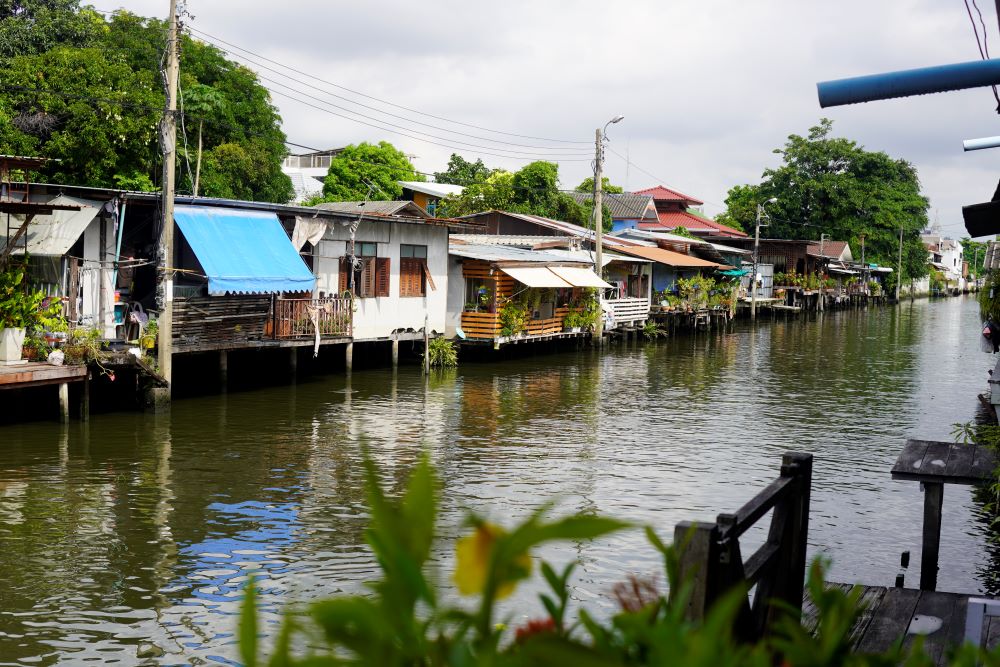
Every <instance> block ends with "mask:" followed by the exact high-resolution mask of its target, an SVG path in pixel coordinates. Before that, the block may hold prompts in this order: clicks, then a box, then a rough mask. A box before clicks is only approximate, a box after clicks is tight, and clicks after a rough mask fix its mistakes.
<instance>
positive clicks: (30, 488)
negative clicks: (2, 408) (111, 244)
mask: <svg viewBox="0 0 1000 667" xmlns="http://www.w3.org/2000/svg"><path fill="white" fill-rule="evenodd" d="M978 325H979V322H978V319H977V310H976V306H975V303H974V301H973V300H972V299H971V298H968V299H963V298H958V299H948V300H944V301H938V302H933V303H931V302H927V301H917V302H916V303H914V304H908V303H907V304H904V305H903V306H902V307H900V308H899V309H885V310H874V311H869V312H866V313H847V312H845V313H826V314H825V315H824V316H823V317H822V318H820V319H818V320H816V321H808V322H807V321H796V320H789V321H787V322H784V321H778V322H767V321H765V322H763V323H761V325H760V326H759V328H758V329H757V330H756V331H750V330H748V329H747V328H746V327H739V328H737V330H736V331H735V332H733V333H729V334H723V335H713V336H704V335H702V336H697V337H693V336H691V337H678V338H676V339H672V340H669V341H666V342H661V343H658V344H655V345H631V346H628V345H626V346H623V347H618V348H612V349H611V350H610V351H608V352H606V353H604V354H595V353H593V352H590V351H584V352H580V353H568V354H562V355H553V356H539V357H534V358H530V359H525V360H520V361H511V362H504V363H502V364H475V365H466V366H464V367H463V368H461V369H459V370H458V371H457V372H454V373H450V374H444V375H439V376H435V377H434V378H433V379H432V380H431V381H430V382H429V383H426V384H425V382H424V380H423V379H422V377H421V376H420V374H419V370H418V369H413V368H403V369H400V370H399V372H398V373H397V374H395V375H394V374H393V373H392V372H391V371H390V370H381V371H365V372H356V373H355V374H354V376H353V377H352V378H350V379H347V378H345V377H343V376H331V377H328V378H325V379H323V380H320V381H311V382H308V383H303V384H299V385H298V386H295V387H279V388H272V389H267V390H262V391H254V392H249V393H233V394H230V395H229V396H220V397H210V398H199V399H189V400H182V401H178V402H176V403H175V404H174V406H173V409H172V413H171V414H170V415H169V416H163V415H161V416H154V415H141V414H114V415H101V416H96V417H95V418H94V419H93V420H92V421H91V422H89V423H87V424H79V423H72V424H70V425H69V427H68V428H62V427H60V426H58V425H53V424H37V423H36V424H28V425H24V426H16V427H7V428H2V429H0V664H4V665H6V664H28V663H31V664H57V663H60V664H61V663H65V664H76V663H84V662H85V661H87V660H90V661H93V662H95V663H98V664H105V663H115V664H128V665H130V664H136V663H140V662H143V659H144V657H145V656H147V655H150V656H157V654H160V653H162V655H159V656H158V657H152V658H150V660H152V662H155V663H162V664H214V663H222V664H232V663H231V662H230V661H234V660H235V659H236V656H237V652H236V647H235V644H234V634H233V632H234V628H235V623H236V613H237V611H238V599H239V596H240V589H241V586H242V585H243V584H244V582H245V581H246V577H247V575H248V573H250V572H256V573H258V576H260V577H261V578H262V579H261V587H262V589H263V598H264V601H265V604H266V612H267V614H266V618H267V621H268V622H274V621H276V619H277V615H276V612H277V610H278V609H279V608H280V606H281V605H282V604H283V603H285V602H288V601H308V600H312V599H315V598H317V597H320V596H324V595H330V594H333V593H337V592H341V591H358V590H360V589H361V587H362V582H363V581H365V580H366V579H370V578H371V576H372V575H373V573H374V568H373V563H372V558H371V556H370V554H369V551H368V549H367V548H366V547H365V545H364V542H363V529H364V527H365V521H366V515H365V507H364V492H363V488H362V475H361V470H360V466H359V458H360V447H361V443H362V442H363V441H365V440H367V442H368V443H369V446H370V448H371V450H372V452H373V453H374V454H375V456H376V457H377V459H378V461H379V464H380V465H381V466H382V468H383V470H384V471H386V473H387V475H389V476H390V477H391V478H392V479H394V480H396V481H397V482H398V481H400V480H402V479H403V478H404V477H405V475H406V473H407V471H408V470H409V468H410V466H411V465H412V464H413V462H414V461H415V460H416V458H417V457H418V455H419V453H420V451H421V449H422V448H424V447H427V448H429V449H430V451H431V453H432V455H433V459H434V461H435V463H436V464H437V467H438V470H439V471H440V473H441V477H442V479H443V483H444V489H443V493H444V499H443V521H442V540H441V542H440V544H439V545H438V547H437V550H436V554H437V557H436V567H437V569H438V572H439V576H440V578H441V579H442V580H446V579H447V577H448V573H449V572H450V569H451V558H452V557H451V546H452V543H453V541H454V539H455V536H456V535H458V534H459V533H460V531H461V530H462V528H461V520H462V517H463V516H464V513H465V511H466V509H467V508H473V509H475V510H477V511H479V512H481V513H486V514H488V515H490V516H492V517H493V518H494V519H496V520H498V521H500V522H502V523H504V522H510V521H512V520H514V519H516V518H517V517H520V516H523V515H525V514H526V513H527V512H529V511H531V510H532V509H533V508H534V507H536V506H537V505H538V504H540V503H541V502H543V501H545V500H548V499H553V498H554V499H556V500H557V501H558V508H559V510H558V511H571V510H573V511H588V512H589V511H596V512H602V513H607V514H610V515H614V516H618V517H624V518H628V519H631V520H634V521H637V522H642V523H651V524H653V525H655V526H656V527H657V528H658V529H659V530H660V532H661V533H662V534H663V535H665V536H669V535H670V534H671V533H672V530H673V525H674V524H675V523H676V522H677V521H680V520H683V519H695V518H711V517H713V516H714V515H715V514H716V513H717V512H719V511H731V510H733V509H735V508H736V507H738V506H739V505H740V504H742V502H744V501H745V500H747V499H748V498H749V497H750V496H751V495H752V494H753V493H754V492H756V491H757V490H758V489H759V488H761V487H762V485H763V484H765V483H766V481H768V480H769V479H770V478H772V477H773V476H775V475H776V474H777V470H778V462H779V457H780V455H781V453H782V452H783V451H787V450H802V451H809V452H813V453H814V454H815V455H816V461H815V473H814V474H815V477H814V479H815V481H814V489H813V495H812V502H813V505H812V514H811V524H810V535H809V538H810V544H811V545H812V550H813V552H814V553H816V552H822V553H825V554H827V555H829V556H830V557H831V558H832V559H833V571H832V573H831V577H832V578H835V579H839V580H853V581H861V582H864V583H870V584H889V585H891V583H892V581H893V578H894V576H895V573H896V570H897V565H898V555H899V552H900V551H902V550H903V549H910V550H912V551H913V553H914V559H913V562H914V565H913V566H912V567H911V571H910V573H909V574H908V578H907V581H908V583H910V584H915V583H916V582H917V580H918V576H919V557H918V554H919V536H920V521H921V503H922V499H921V495H920V493H919V490H918V488H917V485H916V484H913V483H906V482H893V481H891V480H890V478H889V473H888V471H889V468H890V467H891V465H892V462H893V461H894V460H895V457H896V454H897V453H898V450H899V449H900V447H901V446H902V444H903V441H904V440H905V439H906V438H907V437H921V438H930V439H949V432H950V430H951V429H950V424H952V423H953V422H957V421H966V420H969V419H971V418H973V416H974V414H975V412H976V410H977V407H978V405H977V400H976V394H977V393H979V392H981V391H982V390H983V389H984V388H985V378H986V369H987V368H989V367H991V366H992V363H993V361H992V359H991V357H989V356H988V355H986V354H983V353H982V352H980V351H979V347H978V342H977V338H976V337H977V335H978V329H979V326H978ZM542 555H544V556H545V557H547V558H549V559H551V560H554V561H557V562H566V561H568V560H569V559H577V560H579V562H580V567H579V568H578V570H577V575H576V577H575V579H574V581H573V586H574V595H575V597H576V598H577V600H579V601H581V602H583V603H585V604H587V605H591V606H595V607H597V608H598V609H603V610H607V609H610V604H611V603H610V601H609V596H608V592H609V590H610V587H611V585H612V584H613V583H614V582H615V581H617V580H619V579H621V578H622V577H623V576H624V575H625V574H626V573H629V572H639V573H646V574H648V573H651V572H655V571H656V570H657V569H658V567H659V559H658V558H657V556H656V554H655V553H654V552H653V550H652V549H651V548H649V547H648V546H647V545H646V543H645V541H644V538H643V536H642V534H641V531H632V532H628V533H623V534H621V535H618V536H615V537H613V538H609V539H606V540H601V541H598V542H594V543H589V544H576V545H572V544H571V545H564V546H562V547H561V548H552V549H549V550H547V551H546V552H545V553H544V554H542ZM941 556H942V563H941V573H940V576H939V582H940V584H939V585H940V587H941V588H942V589H945V590H966V591H968V590H983V589H987V588H992V587H993V584H992V581H993V576H994V575H993V571H994V569H995V568H994V567H993V566H992V565H991V561H990V558H991V556H990V553H989V552H988V549H987V547H986V539H985V537H984V534H983V528H982V524H981V522H980V520H978V519H977V517H976V515H975V505H974V503H973V502H972V500H971V498H970V492H969V490H968V488H966V487H949V488H947V490H946V492H945V526H944V529H943V534H942V553H941ZM510 609H511V610H513V609H516V610H517V612H516V613H519V614H528V613H530V614H535V615H537V614H538V605H537V602H535V601H534V594H533V586H532V585H525V586H522V587H521V588H520V589H519V590H518V592H517V594H516V595H515V597H514V599H513V600H512V602H511V605H510ZM268 627H273V626H268Z"/></svg>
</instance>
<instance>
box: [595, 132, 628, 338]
mask: <svg viewBox="0 0 1000 667" xmlns="http://www.w3.org/2000/svg"><path fill="white" fill-rule="evenodd" d="M623 118H625V116H622V115H617V116H615V117H614V118H612V119H611V120H609V121H608V122H607V123H605V124H604V130H601V128H597V130H595V131H594V273H596V274H597V277H598V278H601V279H602V280H603V275H602V274H603V273H604V256H603V247H602V246H603V242H604V241H603V236H604V187H603V186H604V136H605V133H606V132H607V129H608V125H611V124H612V123H618V122H621V120H622V119H623ZM597 289H598V292H597V294H598V298H597V302H598V307H599V308H600V311H601V316H600V317H599V318H598V320H597V326H596V327H595V330H594V333H595V334H596V336H597V340H598V342H599V343H600V342H602V341H603V340H604V305H603V304H604V291H603V290H602V289H601V288H600V287H598V288H597Z"/></svg>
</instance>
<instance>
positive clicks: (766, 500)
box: [674, 440, 1000, 665]
mask: <svg viewBox="0 0 1000 667" xmlns="http://www.w3.org/2000/svg"><path fill="white" fill-rule="evenodd" d="M996 463H997V461H996V458H995V457H994V455H993V452H992V451H991V450H989V449H987V448H986V447H983V446H978V445H974V444H973V445H965V444H955V443H949V442H931V441H926V440H908V441H907V442H906V445H905V446H904V447H903V450H902V451H901V452H900V455H899V458H898V459H897V461H896V464H895V465H894V466H893V468H892V478H893V479H895V480H902V481H915V482H919V483H920V484H921V485H922V487H923V489H924V493H925V496H924V524H923V541H922V547H921V575H920V587H919V589H914V588H904V587H903V585H904V583H905V582H904V581H903V577H902V576H901V575H900V576H898V577H897V587H894V588H888V587H883V586H863V585H861V586H859V588H860V589H861V605H862V608H863V610H862V613H861V614H860V616H859V617H858V619H857V621H856V623H855V625H854V627H853V629H852V631H851V635H850V640H851V644H852V646H853V649H854V650H855V651H856V652H859V653H881V652H885V651H887V650H888V649H889V648H890V647H892V646H893V645H894V644H895V643H896V642H898V641H902V642H903V646H904V647H907V646H909V645H911V644H913V643H914V642H915V641H916V640H917V637H922V641H923V647H924V650H925V652H926V653H927V654H928V656H929V657H930V658H931V659H932V661H933V663H934V664H937V665H940V664H944V663H945V660H946V657H947V650H946V649H947V648H948V647H949V646H952V645H956V644H960V643H962V642H963V641H965V640H966V638H972V639H973V640H975V639H976V638H979V639H980V641H981V644H982V645H983V646H985V647H987V648H994V647H996V646H998V645H1000V617H995V616H991V615H989V614H988V613H987V614H986V615H985V616H984V615H983V610H984V607H983V605H984V604H989V603H988V602H986V601H983V600H978V598H980V597H981V596H976V595H970V594H962V593H944V592H939V591H936V590H935V588H936V585H937V571H938V551H939V546H940V538H941V519H942V509H943V502H942V501H943V497H944V495H943V487H944V485H945V484H978V483H982V482H986V481H988V480H990V479H991V478H992V476H993V471H994V470H995V469H996ZM811 480H812V456H811V455H809V454H798V453H789V454H785V456H784V457H783V458H782V465H781V475H780V477H778V479H776V480H774V481H773V482H771V484H769V485H768V486H767V488H765V489H764V490H763V491H761V492H760V493H758V494H757V495H756V496H755V497H754V498H752V499H751V500H750V501H749V502H748V503H747V504H746V505H744V506H743V507H741V508H740V509H739V510H737V511H736V512H735V513H733V514H720V515H719V516H718V518H717V519H716V521H715V522H714V523H706V522H682V523H679V524H678V525H677V527H676V529H675V532H674V544H676V545H679V549H680V575H681V577H682V579H685V580H687V581H689V582H690V584H691V596H690V598H689V600H688V602H687V604H688V607H687V615H688V617H689V618H691V619H701V618H704V615H705V613H706V612H707V610H708V609H709V607H710V606H711V605H712V604H713V603H715V602H716V601H717V600H719V599H720V598H721V597H722V596H723V595H724V594H725V593H726V592H727V591H729V590H730V589H732V588H733V587H734V586H738V585H742V586H744V587H745V588H746V589H747V590H749V589H750V588H751V587H753V586H756V594H755V595H754V597H753V600H752V602H751V601H750V600H749V599H747V600H745V603H744V604H743V605H742V607H741V608H740V610H739V613H738V615H737V619H736V627H735V628H734V636H736V637H738V638H740V639H741V640H744V641H756V640H759V639H761V638H762V637H764V636H766V635H768V634H769V633H770V632H771V631H772V630H773V629H774V628H775V626H776V624H777V623H778V622H779V620H780V619H781V618H782V617H787V616H788V615H789V614H792V615H799V619H800V620H801V622H802V624H803V627H805V628H807V629H810V630H814V629H815V627H816V624H817V614H818V612H817V609H816V608H815V606H814V605H813V604H812V602H811V601H810V600H809V599H808V595H805V594H804V592H803V590H802V588H801V585H802V583H803V580H804V573H805V566H806V538H807V534H808V526H809V496H810V487H811ZM769 512H770V513H771V525H770V530H769V532H768V536H767V540H766V541H765V542H764V544H763V545H762V546H761V547H760V548H759V549H758V550H757V551H756V552H754V553H753V554H752V555H750V556H749V557H748V558H746V559H744V558H743V556H742V554H741V551H740V537H741V536H742V535H743V534H744V533H745V532H746V531H747V530H748V529H749V528H750V527H751V526H752V525H754V524H755V523H756V522H757V521H759V520H761V519H762V518H763V517H765V516H766V515H767V514H768V513H769ZM826 586H827V587H828V588H840V589H842V590H845V591H847V590H850V589H852V588H854V586H855V585H854V584H847V583H833V582H828V583H827V584H826ZM970 598H977V601H976V602H975V604H974V605H973V604H970ZM972 608H975V609H977V610H978V611H977V612H976V613H970V609H972ZM998 613H1000V610H998Z"/></svg>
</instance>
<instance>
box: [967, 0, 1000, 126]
mask: <svg viewBox="0 0 1000 667" xmlns="http://www.w3.org/2000/svg"><path fill="white" fill-rule="evenodd" d="M964 2H965V11H966V13H967V14H968V15H969V23H971V24H972V33H973V34H974V35H975V37H976V48H978V49H979V57H980V58H982V59H983V60H986V59H987V58H988V57H989V56H987V53H989V47H988V45H985V42H986V24H985V23H983V41H980V39H979V29H978V28H977V27H976V19H974V18H973V17H972V9H971V8H970V7H969V0H964ZM972 4H973V5H975V4H976V0H972ZM976 12H977V13H979V19H980V21H982V18H983V14H982V12H980V11H979V6H978V5H976ZM990 87H991V88H992V89H993V99H995V100H996V102H997V113H1000V93H997V87H996V86H990Z"/></svg>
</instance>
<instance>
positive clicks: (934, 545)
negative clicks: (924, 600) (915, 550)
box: [920, 482, 944, 591]
mask: <svg viewBox="0 0 1000 667" xmlns="http://www.w3.org/2000/svg"><path fill="white" fill-rule="evenodd" d="M923 485H924V531H923V544H922V545H921V547H920V590H922V591H933V590H934V589H935V588H937V573H938V551H939V550H940V548H941V505H942V504H943V502H944V484H942V483H941V482H924V483H923Z"/></svg>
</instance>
